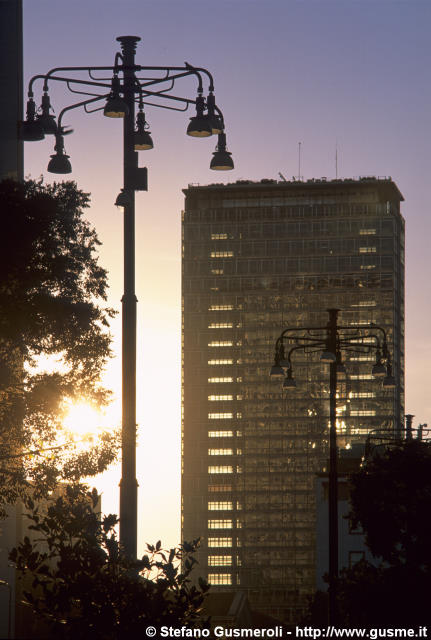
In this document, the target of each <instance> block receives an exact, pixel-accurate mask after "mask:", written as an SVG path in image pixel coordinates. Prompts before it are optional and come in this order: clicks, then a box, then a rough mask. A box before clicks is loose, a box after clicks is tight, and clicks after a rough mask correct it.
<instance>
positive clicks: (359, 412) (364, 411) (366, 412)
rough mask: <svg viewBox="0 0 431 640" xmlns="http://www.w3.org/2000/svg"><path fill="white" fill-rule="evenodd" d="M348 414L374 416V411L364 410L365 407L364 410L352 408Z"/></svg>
mask: <svg viewBox="0 0 431 640" xmlns="http://www.w3.org/2000/svg"><path fill="white" fill-rule="evenodd" d="M350 415H351V416H375V415H376V412H375V411H373V410H372V409H370V410H366V409H364V410H362V409H358V410H356V409H353V410H351V411H350Z"/></svg>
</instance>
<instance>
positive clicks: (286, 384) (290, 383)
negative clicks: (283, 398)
mask: <svg viewBox="0 0 431 640" xmlns="http://www.w3.org/2000/svg"><path fill="white" fill-rule="evenodd" d="M283 389H288V390H289V389H296V380H294V379H293V377H292V369H289V370H288V372H287V376H286V377H285V379H284V380H283Z"/></svg>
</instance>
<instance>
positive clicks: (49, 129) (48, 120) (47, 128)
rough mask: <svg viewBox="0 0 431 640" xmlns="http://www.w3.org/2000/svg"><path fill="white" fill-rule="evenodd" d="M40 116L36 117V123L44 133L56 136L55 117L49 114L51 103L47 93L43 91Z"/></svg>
mask: <svg viewBox="0 0 431 640" xmlns="http://www.w3.org/2000/svg"><path fill="white" fill-rule="evenodd" d="M40 108H41V112H42V113H41V114H40V115H38V116H37V122H38V123H39V124H40V125H41V126H42V128H43V131H44V133H48V134H52V135H54V136H55V135H56V133H57V123H56V121H55V117H54V116H53V115H52V114H51V113H50V109H52V107H51V102H50V99H49V95H48V92H47V91H45V92H44V94H43V96H42V104H41V107H40Z"/></svg>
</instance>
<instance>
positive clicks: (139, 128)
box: [135, 111, 154, 151]
mask: <svg viewBox="0 0 431 640" xmlns="http://www.w3.org/2000/svg"><path fill="white" fill-rule="evenodd" d="M153 147H154V143H153V139H152V137H151V135H150V132H149V131H148V123H147V122H146V120H145V113H144V112H143V111H139V112H138V115H137V116H136V130H135V151H143V150H147V149H152V148H153Z"/></svg>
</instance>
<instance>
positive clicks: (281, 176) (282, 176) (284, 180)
mask: <svg viewBox="0 0 431 640" xmlns="http://www.w3.org/2000/svg"><path fill="white" fill-rule="evenodd" d="M278 175H279V176H280V178H281V179H282V180H283V182H287V180H286V178H285V177H284V175H283V174H282V173H281V172H280V171H279V172H278Z"/></svg>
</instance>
